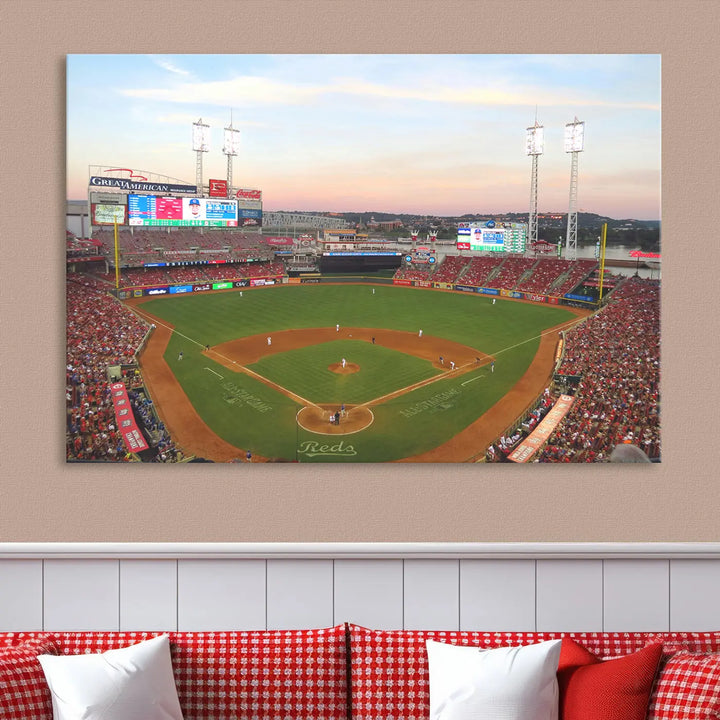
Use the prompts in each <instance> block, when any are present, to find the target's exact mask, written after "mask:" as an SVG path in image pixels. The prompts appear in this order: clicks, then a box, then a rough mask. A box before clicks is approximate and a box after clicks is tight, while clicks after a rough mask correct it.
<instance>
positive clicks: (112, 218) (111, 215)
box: [91, 203, 126, 225]
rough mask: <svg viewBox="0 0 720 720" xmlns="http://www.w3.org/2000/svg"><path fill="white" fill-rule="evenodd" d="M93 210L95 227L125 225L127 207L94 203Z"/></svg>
mask: <svg viewBox="0 0 720 720" xmlns="http://www.w3.org/2000/svg"><path fill="white" fill-rule="evenodd" d="M91 208H92V224H93V225H115V223H117V224H118V225H125V209H126V208H125V205H106V204H100V203H93V204H92V205H91Z"/></svg>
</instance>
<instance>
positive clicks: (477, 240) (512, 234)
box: [457, 221, 527, 253]
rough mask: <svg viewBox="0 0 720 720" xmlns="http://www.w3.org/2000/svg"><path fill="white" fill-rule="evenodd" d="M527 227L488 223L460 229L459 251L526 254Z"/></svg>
mask: <svg viewBox="0 0 720 720" xmlns="http://www.w3.org/2000/svg"><path fill="white" fill-rule="evenodd" d="M526 240H527V226H526V225H525V224H523V223H495V222H493V221H490V222H487V223H485V224H483V225H466V226H459V227H458V235H457V249H458V250H471V251H476V252H512V253H522V252H525V244H526Z"/></svg>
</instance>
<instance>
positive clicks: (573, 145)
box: [565, 117, 585, 260]
mask: <svg viewBox="0 0 720 720" xmlns="http://www.w3.org/2000/svg"><path fill="white" fill-rule="evenodd" d="M584 144H585V123H584V122H580V121H579V120H578V119H577V117H576V118H575V120H573V122H571V123H567V125H565V152H566V153H572V160H571V162H570V205H569V207H568V224H567V238H566V240H565V257H566V258H567V259H568V260H576V259H577V185H578V155H579V154H580V153H581V152H582V150H583V146H584Z"/></svg>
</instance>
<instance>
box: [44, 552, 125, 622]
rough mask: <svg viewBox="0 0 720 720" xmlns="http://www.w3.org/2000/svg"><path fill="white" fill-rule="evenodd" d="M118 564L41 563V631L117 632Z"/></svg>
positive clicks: (81, 561)
mask: <svg viewBox="0 0 720 720" xmlns="http://www.w3.org/2000/svg"><path fill="white" fill-rule="evenodd" d="M119 566H120V562H119V560H81V559H77V560H45V572H44V578H45V580H44V592H43V596H44V602H43V613H44V629H45V630H58V631H60V630H119V629H120V627H119V625H120V620H119V618H120V582H119V580H120V567H119Z"/></svg>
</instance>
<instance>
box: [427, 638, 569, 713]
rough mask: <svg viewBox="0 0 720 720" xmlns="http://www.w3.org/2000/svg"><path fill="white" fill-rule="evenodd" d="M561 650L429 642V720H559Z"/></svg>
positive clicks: (544, 645) (555, 644)
mask: <svg viewBox="0 0 720 720" xmlns="http://www.w3.org/2000/svg"><path fill="white" fill-rule="evenodd" d="M560 646H561V641H560V640H549V641H547V642H541V643H534V644H532V645H525V646H522V647H517V646H515V647H502V648H491V649H489V650H479V649H478V648H475V647H462V646H460V647H459V646H457V645H447V644H445V643H439V642H435V641H434V640H428V641H427V654H428V665H429V670H430V720H440V719H441V718H442V719H443V720H475V719H476V718H483V719H484V720H549V719H550V718H556V717H557V713H558V683H557V667H558V659H559V657H560Z"/></svg>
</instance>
